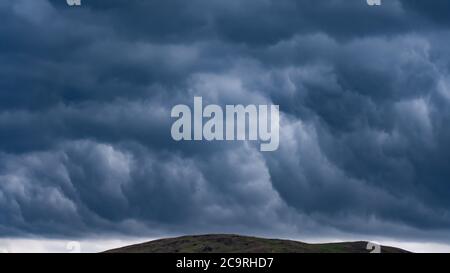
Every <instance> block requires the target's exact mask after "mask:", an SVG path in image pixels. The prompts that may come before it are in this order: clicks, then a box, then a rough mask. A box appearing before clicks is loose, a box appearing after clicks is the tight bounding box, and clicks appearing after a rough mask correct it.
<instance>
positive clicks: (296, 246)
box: [106, 234, 407, 253]
mask: <svg viewBox="0 0 450 273" xmlns="http://www.w3.org/2000/svg"><path fill="white" fill-rule="evenodd" d="M366 247H367V242H362V241H361V242H344V243H327V244H307V243H302V242H297V241H290V240H278V239H264V238H256V237H247V236H239V235H221V234H217V235H199V236H183V237H178V238H168V239H160V240H155V241H150V242H147V243H142V244H137V245H131V246H126V247H122V248H117V249H112V250H109V251H106V253H369V252H370V250H367V249H366ZM381 253H407V251H405V250H402V249H398V248H394V247H388V246H381Z"/></svg>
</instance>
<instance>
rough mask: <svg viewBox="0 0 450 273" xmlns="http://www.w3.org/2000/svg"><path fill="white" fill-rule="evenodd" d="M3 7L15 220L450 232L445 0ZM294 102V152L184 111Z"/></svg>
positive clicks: (47, 231) (3, 154) (96, 226)
mask: <svg viewBox="0 0 450 273" xmlns="http://www.w3.org/2000/svg"><path fill="white" fill-rule="evenodd" d="M429 2H430V1H409V0H408V1H406V0H405V1H400V0H390V1H383V4H382V6H380V7H371V6H368V5H367V4H366V1H363V0H329V1H313V0H311V1H309V0H302V1H298V0H295V1H294V0H286V1H275V0H262V1H240V0H230V1H219V0H210V1H203V0H193V1H181V0H164V1H158V0H151V1H137V0H136V1H119V0H110V1H100V0H83V1H82V6H81V7H77V8H73V7H69V6H67V5H66V3H65V1H57V0H7V1H1V2H0V17H2V24H1V25H0V60H1V65H0V235H1V236H4V237H8V236H19V237H20V236H25V235H42V236H79V237H83V236H95V235H97V234H105V233H111V234H123V235H136V236H139V235H164V234H169V233H207V232H236V233H250V234H282V235H283V236H292V237H295V236H299V235H305V234H307V235H311V236H321V235H326V234H331V233H333V234H335V233H339V234H363V235H367V236H385V237H387V238H412V237H414V238H424V239H431V240H436V241H437V240H440V241H445V242H449V238H447V237H446V236H443V235H442V234H445V233H446V232H447V231H449V230H450V211H449V208H450V183H449V179H450V168H449V162H450V126H449V124H450V76H449V68H450V66H449V62H450V49H449V47H448V46H447V45H448V43H449V42H450V24H449V22H450V21H449V18H450V16H449V13H450V6H449V4H448V1H440V0H434V1H432V2H433V3H429ZM194 96H202V97H203V100H204V101H205V103H215V104H219V105H225V104H244V105H245V104H264V103H267V104H277V105H280V112H281V124H280V125H281V127H280V148H279V150H278V151H276V152H271V153H261V152H259V149H258V145H254V143H252V142H233V143H215V142H211V143H208V142H189V143H188V142H175V141H173V140H172V138H171V137H170V126H171V123H172V121H173V120H171V118H170V110H171V108H172V107H173V106H174V105H176V104H192V101H193V97H194Z"/></svg>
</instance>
